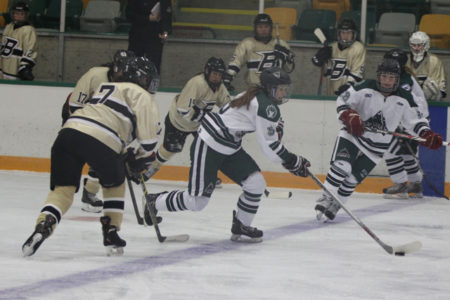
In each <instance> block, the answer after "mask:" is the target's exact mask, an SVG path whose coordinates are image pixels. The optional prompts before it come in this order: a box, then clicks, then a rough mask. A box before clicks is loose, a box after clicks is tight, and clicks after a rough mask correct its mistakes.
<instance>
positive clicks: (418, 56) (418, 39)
mask: <svg viewBox="0 0 450 300" xmlns="http://www.w3.org/2000/svg"><path fill="white" fill-rule="evenodd" d="M417 45H421V46H423V47H421V48H420V49H417ZM409 47H410V49H411V53H412V55H413V59H414V61H415V62H420V61H422V59H423V58H424V56H425V53H426V52H427V51H428V50H430V37H429V36H428V34H426V33H425V32H423V31H416V32H414V33H413V34H412V35H411V37H410V38H409Z"/></svg>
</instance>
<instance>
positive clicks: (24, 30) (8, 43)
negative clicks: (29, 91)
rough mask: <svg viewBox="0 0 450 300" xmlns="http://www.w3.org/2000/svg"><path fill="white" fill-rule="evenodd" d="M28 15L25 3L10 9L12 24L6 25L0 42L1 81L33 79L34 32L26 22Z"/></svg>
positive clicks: (18, 3) (35, 53)
mask: <svg viewBox="0 0 450 300" xmlns="http://www.w3.org/2000/svg"><path fill="white" fill-rule="evenodd" d="M28 13H29V8H28V4H27V3H25V2H22V1H19V2H17V3H16V4H14V5H13V7H12V10H11V16H12V22H11V23H9V24H8V25H6V27H5V30H4V31H3V37H2V41H1V58H0V75H1V76H2V77H3V79H11V80H33V79H34V75H33V72H32V69H33V67H34V65H35V64H36V57H37V52H36V31H35V29H34V27H33V26H32V25H31V24H30V23H29V22H28ZM0 78H1V77H0Z"/></svg>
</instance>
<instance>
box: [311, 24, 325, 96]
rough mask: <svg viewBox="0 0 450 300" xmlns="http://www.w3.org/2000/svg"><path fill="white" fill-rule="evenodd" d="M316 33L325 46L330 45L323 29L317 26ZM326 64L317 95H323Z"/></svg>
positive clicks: (322, 70) (321, 74) (322, 71)
mask: <svg viewBox="0 0 450 300" xmlns="http://www.w3.org/2000/svg"><path fill="white" fill-rule="evenodd" d="M314 35H315V36H316V37H317V38H318V39H319V41H320V43H321V44H322V45H324V46H327V45H328V42H327V38H326V37H325V34H323V32H322V29H320V28H319V27H317V28H316V29H314ZM324 75H325V64H323V65H322V69H321V70H320V80H319V87H318V88H317V95H322V86H323V82H324V79H325V76H324Z"/></svg>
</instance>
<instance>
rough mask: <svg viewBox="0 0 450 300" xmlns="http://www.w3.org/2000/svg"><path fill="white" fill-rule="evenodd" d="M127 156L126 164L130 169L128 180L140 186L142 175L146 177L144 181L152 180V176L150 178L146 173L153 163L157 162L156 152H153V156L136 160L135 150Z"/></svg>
mask: <svg viewBox="0 0 450 300" xmlns="http://www.w3.org/2000/svg"><path fill="white" fill-rule="evenodd" d="M127 154H128V155H127V157H126V160H125V163H126V166H127V169H128V172H127V175H128V176H127V177H128V179H130V180H132V181H133V182H135V183H136V184H140V183H141V175H142V176H143V177H144V181H147V180H148V179H149V178H150V176H148V175H147V173H146V172H145V171H146V170H147V169H148V168H149V167H150V165H151V164H152V162H154V161H155V152H153V153H152V155H150V156H147V157H142V158H138V159H136V157H135V155H134V153H133V150H131V149H130V150H129V151H128V153H127ZM152 175H153V174H152Z"/></svg>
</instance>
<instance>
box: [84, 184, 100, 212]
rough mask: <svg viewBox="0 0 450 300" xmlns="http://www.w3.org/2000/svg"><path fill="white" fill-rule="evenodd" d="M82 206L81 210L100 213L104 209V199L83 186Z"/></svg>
mask: <svg viewBox="0 0 450 300" xmlns="http://www.w3.org/2000/svg"><path fill="white" fill-rule="evenodd" d="M86 181H87V178H85V179H84V184H85V185H86ZM81 203H82V205H83V206H82V207H81V210H83V211H87V212H92V213H99V212H101V211H102V210H103V201H102V200H100V199H98V198H97V197H96V196H95V194H94V193H90V192H88V191H87V190H86V188H85V187H83V195H82V196H81Z"/></svg>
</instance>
